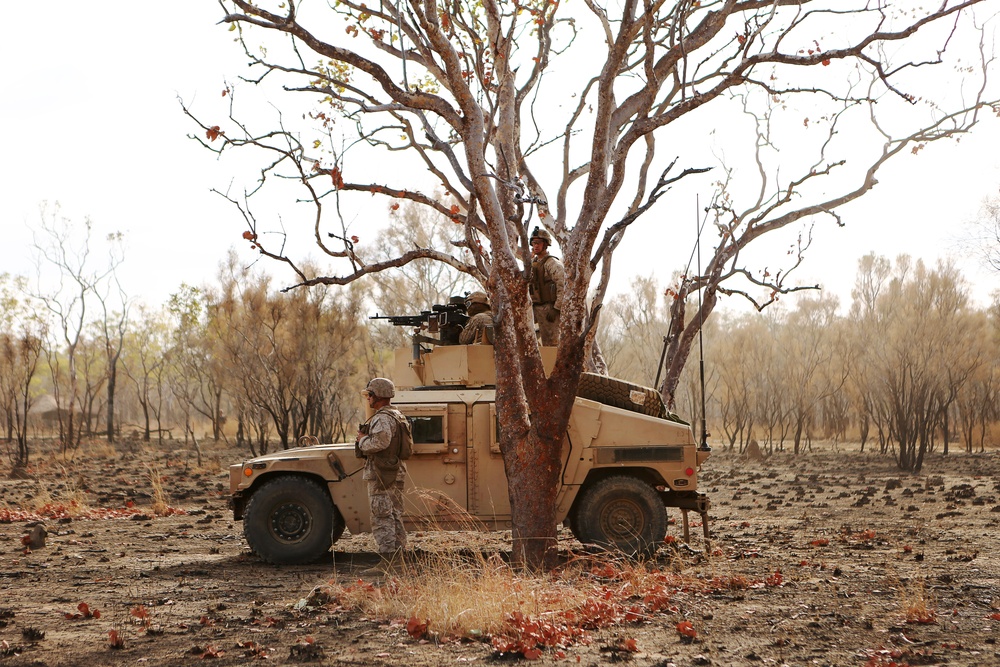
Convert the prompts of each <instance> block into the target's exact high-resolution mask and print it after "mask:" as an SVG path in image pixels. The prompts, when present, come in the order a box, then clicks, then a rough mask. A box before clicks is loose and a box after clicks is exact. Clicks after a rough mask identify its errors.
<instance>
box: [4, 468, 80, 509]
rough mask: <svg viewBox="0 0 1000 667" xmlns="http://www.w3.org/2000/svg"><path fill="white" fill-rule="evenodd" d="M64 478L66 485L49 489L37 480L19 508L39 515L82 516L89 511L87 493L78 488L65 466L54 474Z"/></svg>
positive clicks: (58, 477)
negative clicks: (59, 488)
mask: <svg viewBox="0 0 1000 667" xmlns="http://www.w3.org/2000/svg"><path fill="white" fill-rule="evenodd" d="M56 478H57V479H61V480H64V481H65V483H66V487H65V488H64V489H62V490H53V489H50V488H49V486H48V485H46V484H43V483H42V482H41V481H39V482H38V487H37V489H36V490H35V492H34V493H33V494H32V496H31V498H30V499H26V500H24V501H23V502H22V503H21V506H20V508H19V509H20V510H22V511H25V512H30V513H36V514H40V515H50V514H54V515H59V516H68V517H74V518H76V517H82V516H85V515H86V514H87V513H88V512H90V511H91V507H90V506H89V505H88V504H87V494H86V492H84V491H83V490H82V489H80V488H79V487H78V486H77V485H76V483H74V482H73V478H72V477H71V476H70V475H69V474H68V472H67V471H66V469H65V468H63V469H62V470H61V472H60V473H59V474H58V475H57V476H56Z"/></svg>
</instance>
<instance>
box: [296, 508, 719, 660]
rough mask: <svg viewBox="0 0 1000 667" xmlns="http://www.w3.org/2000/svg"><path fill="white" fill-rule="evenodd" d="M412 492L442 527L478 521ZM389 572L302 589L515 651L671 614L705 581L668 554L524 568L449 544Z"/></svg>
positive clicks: (472, 526) (440, 633) (581, 558)
mask: <svg viewBox="0 0 1000 667" xmlns="http://www.w3.org/2000/svg"><path fill="white" fill-rule="evenodd" d="M415 499H416V500H417V501H418V502H422V503H425V505H424V506H425V507H426V508H428V512H427V515H428V516H429V517H435V516H437V517H442V518H443V520H444V521H445V522H446V523H447V527H448V528H455V527H456V526H458V527H459V528H460V529H465V530H477V529H481V526H480V525H479V524H480V522H478V521H476V520H475V519H474V518H473V517H470V516H468V515H467V514H463V512H464V510H462V509H461V508H459V507H457V506H455V505H454V503H452V502H451V501H450V500H449V499H448V498H447V497H443V496H442V495H440V494H432V493H422V494H417V497H416V498H415ZM427 521H428V524H433V523H434V522H433V519H430V518H429V519H428V520H427ZM438 527H440V526H438ZM393 570H394V571H393V572H392V575H391V576H389V577H388V578H387V579H386V580H384V581H383V582H382V583H381V584H370V583H365V582H357V583H353V584H347V585H338V584H330V585H328V586H325V587H321V588H320V589H317V590H316V591H314V592H313V596H311V597H312V598H313V599H314V600H315V601H317V602H319V604H324V603H325V602H324V601H331V600H332V601H335V602H336V604H337V605H339V606H342V607H346V608H349V609H354V610H357V611H360V612H361V613H363V614H364V615H365V616H368V617H370V618H376V619H381V620H393V619H404V620H407V621H409V623H408V625H415V626H416V627H417V628H419V629H420V630H419V631H420V632H421V633H424V632H426V634H427V635H428V636H436V637H469V638H487V637H489V638H492V639H493V644H494V648H496V649H497V650H498V652H500V653H518V652H520V653H522V654H523V653H524V650H529V651H533V650H534V647H535V646H536V644H537V645H544V646H555V645H568V644H569V643H573V642H574V641H575V640H576V638H578V637H579V636H581V634H585V633H586V632H587V631H589V630H593V629H596V628H601V627H609V626H614V625H618V624H626V623H630V622H638V621H642V620H644V619H646V618H648V617H649V616H650V615H652V614H657V613H676V612H677V611H678V607H677V605H678V604H679V600H680V599H682V598H685V597H686V596H687V595H688V594H689V593H687V592H686V591H691V590H702V589H704V588H706V582H704V581H703V580H701V579H699V578H698V577H696V576H695V575H694V574H692V573H691V572H689V571H687V572H682V570H685V566H684V563H683V561H682V559H681V557H680V556H679V555H678V554H677V553H676V552H674V555H673V556H672V560H671V561H670V562H669V563H668V564H667V566H666V567H665V568H661V567H659V566H658V565H657V564H655V563H653V564H649V563H642V562H638V561H635V560H631V559H628V558H625V557H623V556H617V555H614V554H611V553H602V554H600V555H599V556H595V555H572V556H571V557H570V559H569V561H568V562H566V563H565V564H564V565H562V566H561V567H560V568H558V569H556V570H554V571H552V572H547V573H530V572H519V571H515V570H514V569H513V568H512V567H511V566H510V564H509V563H508V562H506V560H504V558H503V557H501V555H500V554H499V553H485V552H483V551H480V550H478V549H459V550H455V549H449V550H444V551H440V552H432V553H426V552H424V553H421V555H420V557H419V558H417V559H413V558H409V559H405V560H404V559H398V560H397V562H396V563H395V564H394V568H393ZM710 577H711V575H710ZM711 579H713V580H715V579H716V577H711ZM409 629H410V628H409V627H408V630H409ZM411 634H413V632H412V631H411ZM498 638H503V639H500V640H498ZM550 639H551V641H552V643H548V642H549V640H550ZM499 647H505V648H499ZM525 655H526V654H525Z"/></svg>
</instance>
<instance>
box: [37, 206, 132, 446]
mask: <svg viewBox="0 0 1000 667" xmlns="http://www.w3.org/2000/svg"><path fill="white" fill-rule="evenodd" d="M40 217H41V220H40V223H39V229H38V230H37V231H36V232H35V241H34V248H35V251H36V262H35V268H36V272H37V274H36V278H35V286H34V287H33V288H32V290H33V291H32V293H31V295H32V297H33V298H35V299H37V300H38V302H39V303H41V304H42V306H43V307H44V309H45V310H46V311H48V314H49V316H50V317H51V319H52V324H51V326H50V327H49V331H50V332H52V333H53V334H55V335H56V336H58V338H57V339H56V340H53V341H50V343H49V345H48V346H47V359H48V362H49V369H50V372H51V377H52V381H53V395H54V397H55V400H56V404H57V406H58V415H59V430H60V439H61V442H62V448H63V453H65V452H66V451H67V450H68V449H70V448H75V447H77V446H78V445H79V444H80V437H81V432H80V425H79V424H78V423H77V411H78V410H80V408H81V406H80V394H79V391H80V387H79V377H78V368H77V364H78V358H77V352H78V348H79V346H80V343H81V339H82V336H83V333H84V328H85V326H86V325H87V324H88V322H89V315H88V312H89V311H88V308H89V307H90V305H91V303H92V301H93V299H94V294H95V290H97V289H98V287H99V286H100V285H102V284H103V283H105V282H106V281H107V279H108V277H109V276H110V275H111V274H112V273H113V272H114V270H115V268H116V267H117V266H119V265H120V264H121V262H122V261H123V258H124V257H123V253H122V252H121V249H120V244H121V240H122V238H121V236H120V235H116V234H112V235H110V236H109V237H108V239H107V241H108V244H109V247H110V248H111V250H110V252H109V254H108V261H107V264H104V265H98V266H95V264H96V262H94V261H93V260H92V259H91V257H90V253H91V232H92V223H91V221H90V220H89V219H85V220H84V222H83V223H82V225H79V226H77V225H74V224H73V223H72V222H71V221H70V220H68V219H67V218H65V217H63V216H62V215H61V214H60V209H59V206H58V205H56V206H54V207H51V208H50V207H48V206H47V205H43V206H42V208H41V216H40ZM77 232H78V233H77ZM57 346H59V348H58V349H57ZM88 386H89V383H88ZM64 396H65V397H66V398H65V401H63V397H64ZM64 405H65V409H63V406H64Z"/></svg>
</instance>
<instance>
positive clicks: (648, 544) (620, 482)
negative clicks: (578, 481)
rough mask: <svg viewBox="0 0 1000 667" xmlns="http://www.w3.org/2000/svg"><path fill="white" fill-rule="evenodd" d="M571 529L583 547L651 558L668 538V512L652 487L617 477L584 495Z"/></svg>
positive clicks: (588, 490) (640, 481) (594, 487)
mask: <svg viewBox="0 0 1000 667" xmlns="http://www.w3.org/2000/svg"><path fill="white" fill-rule="evenodd" d="M571 529H572V531H573V534H574V535H575V536H576V538H577V539H578V540H580V541H581V542H583V543H584V544H593V545H596V546H599V547H601V548H604V549H617V550H618V551H621V552H623V553H625V554H627V555H630V556H650V555H652V554H653V552H655V551H656V549H657V548H658V547H659V546H660V544H662V543H663V538H664V537H666V534H667V510H666V508H665V507H664V506H663V500H662V499H661V498H660V496H659V494H657V493H656V489H654V488H653V487H651V486H650V485H649V484H647V483H646V482H643V481H642V480H639V479H636V478H634V477H625V476H623V475H615V476H614V477H606V478H604V479H602V480H600V481H598V482H597V483H595V484H594V485H593V486H591V487H590V488H588V489H587V490H586V491H584V495H583V498H581V499H580V502H579V505H578V507H577V510H576V513H575V515H574V517H573V521H572V522H571Z"/></svg>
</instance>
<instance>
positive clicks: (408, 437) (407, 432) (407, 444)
mask: <svg viewBox="0 0 1000 667" xmlns="http://www.w3.org/2000/svg"><path fill="white" fill-rule="evenodd" d="M396 421H397V422H398V423H399V458H400V460H402V461H405V460H406V459H408V458H410V456H412V455H413V427H412V426H410V420H409V419H407V418H406V416H405V415H403V413H399V417H398V418H397V419H396Z"/></svg>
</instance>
